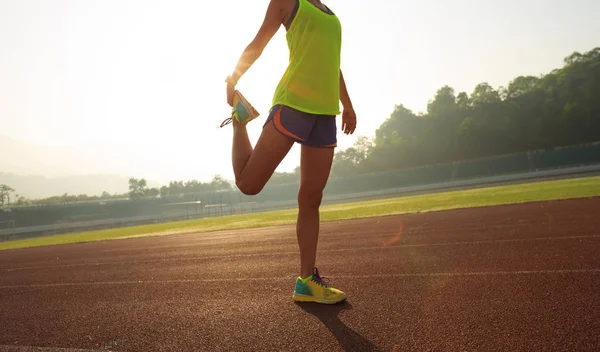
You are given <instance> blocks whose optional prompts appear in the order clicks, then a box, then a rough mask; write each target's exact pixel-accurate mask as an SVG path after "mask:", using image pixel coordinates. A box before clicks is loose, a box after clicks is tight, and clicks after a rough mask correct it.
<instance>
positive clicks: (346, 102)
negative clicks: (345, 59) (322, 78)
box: [340, 70, 354, 110]
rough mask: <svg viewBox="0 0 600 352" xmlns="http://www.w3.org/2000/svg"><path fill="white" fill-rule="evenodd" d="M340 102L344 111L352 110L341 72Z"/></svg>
mask: <svg viewBox="0 0 600 352" xmlns="http://www.w3.org/2000/svg"><path fill="white" fill-rule="evenodd" d="M340 101H341V102H342V105H343V106H344V109H350V110H354V108H353V107H352V101H351V100H350V95H349V94H348V88H346V81H345V80H344V74H342V70H340Z"/></svg>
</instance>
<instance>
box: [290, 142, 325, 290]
mask: <svg viewBox="0 0 600 352" xmlns="http://www.w3.org/2000/svg"><path fill="white" fill-rule="evenodd" d="M333 154H334V149H333V148H317V147H310V146H307V145H303V146H302V151H301V157H300V190H299V192H298V222H297V224H296V233H297V237H298V246H299V247H300V277H302V278H306V277H308V276H310V275H311V274H312V272H313V268H314V267H315V260H316V256H317V242H318V239H319V221H320V219H319V207H320V205H321V199H322V198H323V189H324V188H325V186H326V185H327V180H328V178H329V172H330V170H331V164H332V162H333Z"/></svg>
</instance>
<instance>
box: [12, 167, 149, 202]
mask: <svg viewBox="0 0 600 352" xmlns="http://www.w3.org/2000/svg"><path fill="white" fill-rule="evenodd" d="M128 181H129V179H128V178H127V177H122V176H116V175H75V176H62V177H54V178H47V177H44V176H21V175H16V174H12V173H2V172H0V184H6V185H8V186H10V187H12V188H14V189H15V190H16V192H15V193H16V194H18V195H20V196H24V197H26V198H30V199H39V198H47V197H52V196H59V195H62V194H65V193H67V194H71V195H77V194H87V195H89V196H92V195H98V196H99V195H101V194H102V192H104V191H106V192H108V193H110V194H115V193H117V194H122V193H127V192H128V187H129V183H128ZM148 186H150V187H156V186H158V184H157V183H155V182H150V181H149V182H148Z"/></svg>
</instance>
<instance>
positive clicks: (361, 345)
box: [296, 301, 382, 351]
mask: <svg viewBox="0 0 600 352" xmlns="http://www.w3.org/2000/svg"><path fill="white" fill-rule="evenodd" d="M296 305H297V306H298V307H300V308H302V310H304V311H305V312H307V313H309V314H312V315H314V316H315V317H317V318H319V320H320V321H321V322H322V323H323V325H325V326H326V327H327V329H329V331H331V333H332V334H333V335H334V336H335V338H336V339H337V340H338V342H339V343H340V347H342V349H343V350H344V351H382V350H381V349H380V348H378V347H377V346H375V345H374V344H373V343H372V342H371V341H369V340H367V339H365V338H364V337H362V336H361V335H360V334H359V333H357V332H356V331H354V330H352V328H350V327H348V326H347V325H346V324H344V322H343V321H341V320H340V318H339V316H338V315H339V314H340V313H341V312H342V311H344V310H350V309H352V305H351V304H350V302H348V301H345V302H343V303H339V304H334V305H326V304H318V303H296Z"/></svg>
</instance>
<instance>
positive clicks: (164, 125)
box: [0, 0, 600, 182]
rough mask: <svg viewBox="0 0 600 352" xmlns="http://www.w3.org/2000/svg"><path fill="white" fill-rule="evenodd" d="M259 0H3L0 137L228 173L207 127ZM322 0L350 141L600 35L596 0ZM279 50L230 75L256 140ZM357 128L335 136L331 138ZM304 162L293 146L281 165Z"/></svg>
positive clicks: (281, 59)
mask: <svg viewBox="0 0 600 352" xmlns="http://www.w3.org/2000/svg"><path fill="white" fill-rule="evenodd" d="M267 4H268V0H252V1H249V0H219V1H199V0H185V1H184V0H169V1H166V0H164V1H152V0H143V1H142V0H139V1H138V0H95V1H92V0H0V134H4V135H8V136H11V137H13V138H15V139H18V140H22V141H25V142H31V143H36V144H42V145H67V146H77V147H78V148H80V150H82V151H87V150H91V149H93V148H95V149H97V148H107V150H108V152H107V153H109V154H111V153H115V154H116V155H118V156H115V157H114V158H115V159H114V160H115V162H114V163H109V164H108V165H105V166H103V168H105V169H106V171H107V172H114V173H120V174H124V175H126V176H137V177H147V178H149V179H153V180H157V181H159V182H166V181H168V180H171V179H183V180H187V179H191V178H196V179H202V180H206V179H209V178H210V177H211V175H213V174H216V173H221V174H223V175H224V176H226V177H232V171H231V161H230V155H231V134H232V133H231V126H228V127H227V128H225V129H222V130H219V129H217V127H218V125H219V124H220V123H221V121H222V120H223V119H225V118H226V117H228V116H229V114H230V108H229V106H228V105H227V104H226V103H225V95H224V93H225V89H224V88H225V86H224V82H223V80H224V78H225V76H226V75H227V74H229V73H230V72H231V71H232V70H233V68H234V66H235V63H236V62H237V59H238V58H239V55H240V54H241V52H242V50H243V49H244V47H245V46H246V45H247V44H248V43H249V41H250V40H251V39H252V38H253V37H254V35H255V33H256V30H257V29H258V28H259V26H260V24H261V22H262V20H263V17H264V11H265V9H266V7H267ZM326 4H328V5H329V6H330V7H331V8H332V9H333V10H334V11H335V12H336V13H337V15H338V16H339V17H340V19H341V21H342V25H343V30H344V42H343V54H342V55H343V56H342V69H343V71H344V76H345V77H346V81H347V84H348V88H349V91H350V95H351V97H352V99H353V101H354V105H355V109H356V111H357V115H358V126H359V127H358V129H357V131H356V135H367V136H372V135H373V134H374V132H375V129H376V128H377V127H378V126H379V125H380V124H381V123H382V122H383V121H384V120H385V119H386V118H387V117H388V116H389V115H390V113H391V112H392V111H393V109H394V105H395V104H404V105H405V106H407V107H409V108H410V109H413V110H415V111H422V110H424V109H425V107H426V105H427V101H428V100H429V99H430V98H431V97H432V96H433V95H434V94H435V92H436V90H437V89H438V88H440V87H441V86H443V85H445V84H448V85H451V86H452V87H454V88H455V89H456V90H457V91H467V92H469V93H470V92H471V91H472V90H473V88H474V87H475V85H476V84H477V83H480V82H483V81H487V82H489V83H490V84H491V85H492V86H494V87H498V86H500V85H507V84H508V82H509V80H511V79H512V78H514V77H516V76H518V75H539V74H542V73H546V72H548V71H550V70H552V69H554V68H558V67H561V66H562V60H563V58H564V57H565V56H567V55H569V54H570V53H571V52H573V51H581V52H583V51H587V50H590V49H592V48H593V47H595V46H598V45H600V40H599V39H600V36H599V34H600V21H598V14H600V1H594V0H579V1H570V2H567V1H554V0H545V1H543V0H502V1H487V0H486V1H480V0H471V1H466V0H462V1H460V0H455V1H447V0H438V1H433V0H429V1H426V0H419V1H402V0H368V1H366V0H363V1H358V0H344V1H342V0H329V1H328V2H326ZM287 54H288V53H287V46H286V43H285V34H284V30H283V29H281V30H280V32H279V33H278V34H277V35H276V36H275V38H274V39H273V40H272V42H271V43H270V44H269V46H268V47H267V49H266V51H265V52H264V53H263V56H262V57H261V58H260V59H259V60H258V61H257V63H256V64H255V65H254V66H253V67H252V68H251V69H250V71H249V72H248V73H247V74H246V75H245V76H244V77H243V78H242V80H241V82H240V87H239V88H240V90H241V91H242V93H244V95H246V97H248V98H249V100H250V101H251V102H252V103H253V104H254V105H255V107H256V108H257V109H258V110H259V111H260V112H261V113H262V116H261V117H260V118H259V120H257V121H255V122H253V123H252V124H251V125H250V127H249V131H250V134H251V140H252V142H253V143H254V142H255V141H256V140H257V138H258V136H259V133H260V129H261V127H262V124H263V122H264V119H265V118H266V116H267V114H268V109H269V107H270V102H271V97H272V94H273V90H274V89H275V86H276V85H277V83H278V80H279V78H280V76H281V74H282V73H283V71H284V70H285V67H286V64H287ZM356 135H355V136H345V135H343V134H341V133H340V134H339V145H340V147H342V148H343V147H347V146H349V145H351V144H352V143H353V141H354V140H355V138H356ZM3 152H4V151H3ZM17 152H18V151H17ZM90 155H92V154H90ZM123 159H126V160H130V161H129V162H123ZM298 162H299V148H298V147H294V149H293V150H292V152H291V153H290V155H289V156H288V157H287V158H286V160H284V162H283V164H282V166H281V167H280V169H279V170H280V171H287V170H291V169H293V168H294V167H295V166H296V165H297V164H298ZM0 169H1V167H0ZM0 171H2V170H0Z"/></svg>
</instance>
